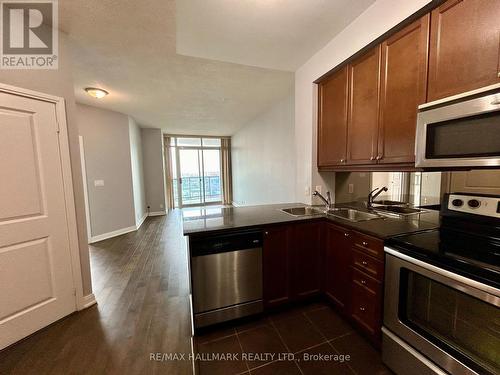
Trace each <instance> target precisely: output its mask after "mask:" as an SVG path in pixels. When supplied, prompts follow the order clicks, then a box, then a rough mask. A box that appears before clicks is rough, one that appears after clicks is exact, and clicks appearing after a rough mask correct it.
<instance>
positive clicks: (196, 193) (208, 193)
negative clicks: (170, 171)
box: [173, 176, 222, 204]
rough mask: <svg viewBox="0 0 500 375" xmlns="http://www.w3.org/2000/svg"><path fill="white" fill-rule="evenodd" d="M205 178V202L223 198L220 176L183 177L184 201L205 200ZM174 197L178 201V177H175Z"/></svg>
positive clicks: (188, 202)
mask: <svg viewBox="0 0 500 375" xmlns="http://www.w3.org/2000/svg"><path fill="white" fill-rule="evenodd" d="M203 180H205V202H218V201H220V200H221V199H222V194H221V192H222V190H221V186H220V176H205V178H204V179H203V178H201V177H183V178H182V184H181V186H182V203H183V204H196V203H201V202H202V201H203V199H202V198H203V196H202V195H203V191H202V181H203ZM173 182H174V184H173V185H174V198H175V200H176V202H177V201H178V191H177V179H174V181H173Z"/></svg>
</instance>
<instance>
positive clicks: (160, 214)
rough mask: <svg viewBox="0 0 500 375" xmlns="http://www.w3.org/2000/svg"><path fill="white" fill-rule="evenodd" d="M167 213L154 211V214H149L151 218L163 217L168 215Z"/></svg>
mask: <svg viewBox="0 0 500 375" xmlns="http://www.w3.org/2000/svg"><path fill="white" fill-rule="evenodd" d="M166 214H167V213H166V212H165V211H154V212H150V213H149V216H163V215H166Z"/></svg>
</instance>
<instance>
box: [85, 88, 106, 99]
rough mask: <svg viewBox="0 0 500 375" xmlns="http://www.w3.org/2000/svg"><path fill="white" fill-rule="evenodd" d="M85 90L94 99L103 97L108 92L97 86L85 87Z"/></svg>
mask: <svg viewBox="0 0 500 375" xmlns="http://www.w3.org/2000/svg"><path fill="white" fill-rule="evenodd" d="M85 91H86V92H87V94H89V95H90V96H91V97H93V98H96V99H101V98H104V97H105V96H106V95H108V94H109V92H107V91H106V90H103V89H98V88H95V87H87V88H86V89H85Z"/></svg>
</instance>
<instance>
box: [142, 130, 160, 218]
mask: <svg viewBox="0 0 500 375" xmlns="http://www.w3.org/2000/svg"><path fill="white" fill-rule="evenodd" d="M141 133H142V152H143V165H144V186H145V191H146V206H149V212H150V213H152V214H163V213H165V168H164V159H163V134H162V131H161V129H152V128H142V129H141Z"/></svg>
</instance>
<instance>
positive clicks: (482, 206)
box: [448, 194, 500, 218]
mask: <svg viewBox="0 0 500 375" xmlns="http://www.w3.org/2000/svg"><path fill="white" fill-rule="evenodd" d="M448 209H449V210H451V211H458V212H465V213H468V214H474V215H482V216H491V217H496V218H500V197H481V196H475V195H462V194H450V197H449V199H448Z"/></svg>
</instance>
